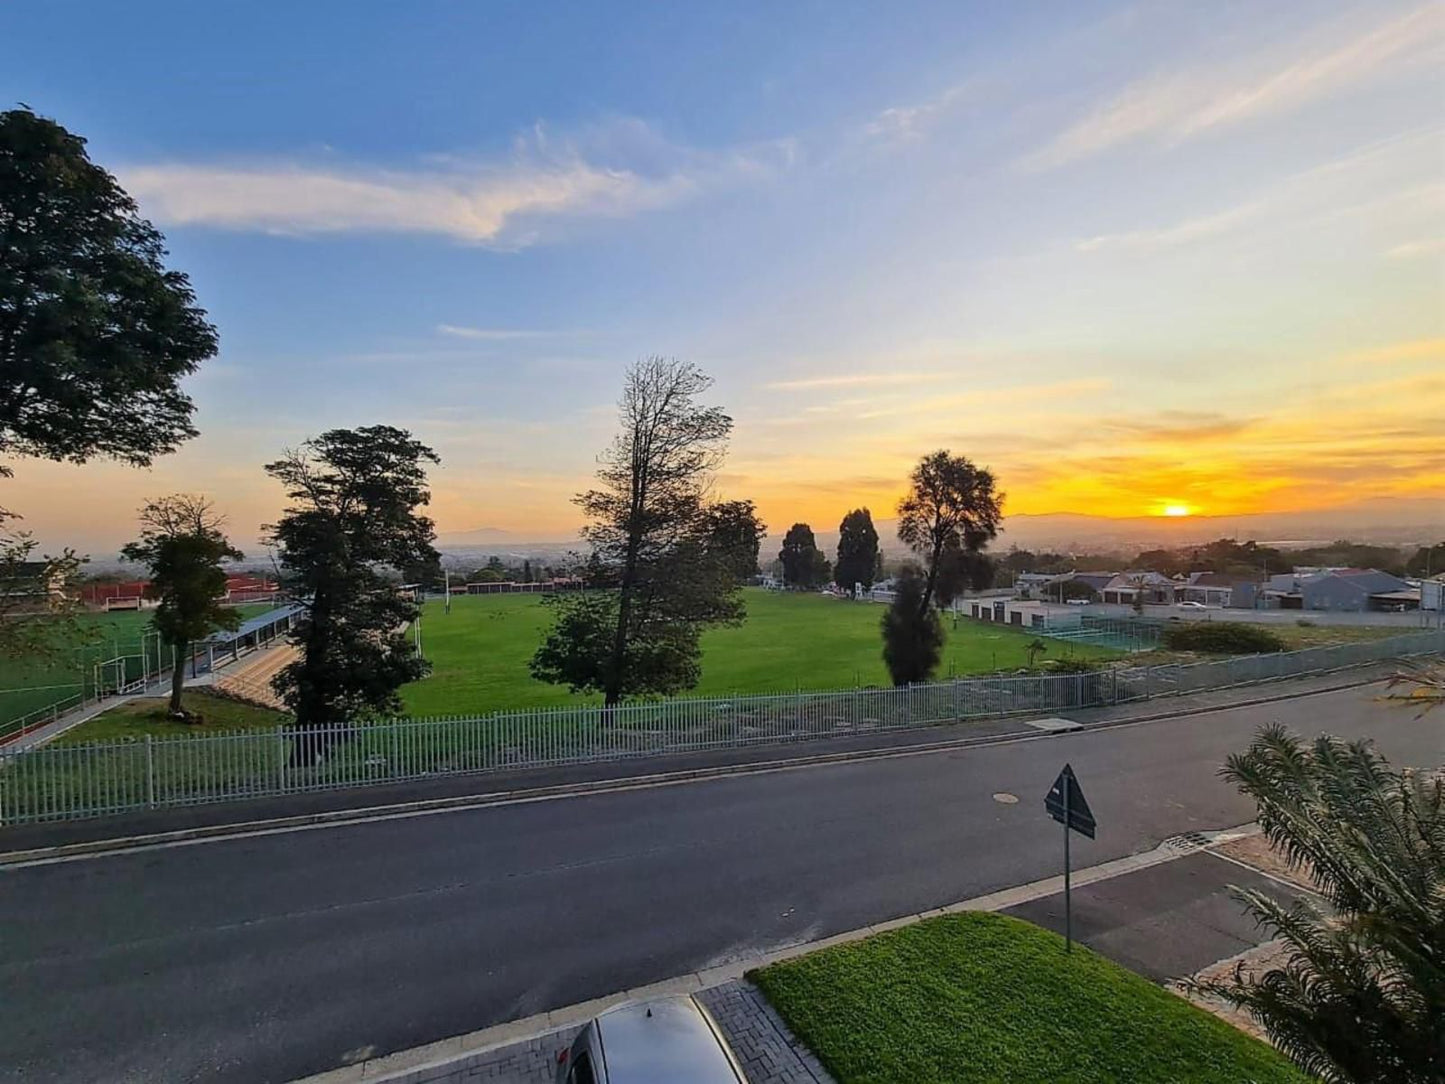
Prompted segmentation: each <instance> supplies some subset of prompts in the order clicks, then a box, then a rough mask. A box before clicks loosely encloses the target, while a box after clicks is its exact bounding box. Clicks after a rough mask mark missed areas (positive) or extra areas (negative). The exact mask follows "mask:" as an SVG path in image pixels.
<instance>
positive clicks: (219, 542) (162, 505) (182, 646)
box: [121, 493, 244, 716]
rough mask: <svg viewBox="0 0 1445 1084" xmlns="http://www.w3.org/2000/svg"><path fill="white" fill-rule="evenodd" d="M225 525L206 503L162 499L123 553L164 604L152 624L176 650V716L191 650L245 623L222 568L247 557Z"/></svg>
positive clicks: (144, 515)
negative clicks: (228, 600) (228, 596)
mask: <svg viewBox="0 0 1445 1084" xmlns="http://www.w3.org/2000/svg"><path fill="white" fill-rule="evenodd" d="M224 523H225V521H224V519H223V518H222V517H221V516H220V515H219V514H217V513H216V511H215V509H214V506H213V505H212V504H211V502H210V501H209V500H207V499H206V498H205V497H201V496H198V495H196V494H190V493H177V494H174V495H173V496H169V497H161V498H160V499H158V500H154V501H149V502H147V503H146V505H145V507H143V508H142V509H141V510H140V525H141V531H140V538H139V539H137V540H136V541H134V542H130V543H127V544H126V545H125V547H123V548H122V549H121V556H122V557H123V558H125V559H126V560H127V561H139V562H141V563H142V564H144V565H146V566H147V568H149V570H150V577H151V580H150V586H149V587H148V588H147V589H146V595H147V597H149V598H152V599H158V600H159V601H160V605H159V606H157V607H156V610H155V613H154V614H153V615H152V616H151V624H153V625H154V626H155V628H156V631H157V632H158V633H160V636H161V640H162V641H163V642H165V643H166V644H168V645H169V646H170V647H171V648H172V649H173V660H172V661H173V663H174V665H173V666H172V668H171V701H170V713H171V714H172V715H175V716H184V715H185V711H184V710H183V708H182V706H181V690H182V689H183V687H184V686H185V658H186V655H187V649H188V648H189V647H190V645H191V644H192V643H194V642H195V641H197V640H201V639H204V638H205V637H206V636H208V635H210V634H211V633H212V632H214V631H216V630H217V629H234V628H236V627H237V626H238V625H239V624H240V623H241V615H240V613H239V611H237V610H235V609H234V608H232V607H231V606H228V605H226V604H225V603H224V602H223V601H222V599H223V598H224V596H225V593H226V572H225V570H224V569H223V568H222V567H221V562H223V561H239V560H241V558H242V557H243V556H244V555H243V554H242V553H241V551H240V550H238V549H236V547H235V546H233V545H231V544H230V542H229V541H227V539H226V536H225V534H224V533H223V532H222V530H221V528H222V526H223V525H224Z"/></svg>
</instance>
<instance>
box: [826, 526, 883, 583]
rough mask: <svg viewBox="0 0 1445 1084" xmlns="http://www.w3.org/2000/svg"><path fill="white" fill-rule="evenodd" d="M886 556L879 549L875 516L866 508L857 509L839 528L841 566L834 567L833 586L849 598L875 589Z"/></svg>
mask: <svg viewBox="0 0 1445 1084" xmlns="http://www.w3.org/2000/svg"><path fill="white" fill-rule="evenodd" d="M881 560H882V554H881V553H880V552H879V549H878V531H877V529H876V528H875V527H874V526H873V515H872V513H870V512H869V511H868V509H866V508H855V509H854V510H853V511H851V512H849V513H848V514H847V515H846V516H844V517H843V522H842V523H840V524H838V562H837V564H835V565H834V566H833V582H834V583H836V584H837V585H838V586H839V587H841V588H843V590H845V591H847V592H848V593H849V594H856V591H857V586H858V585H859V584H862V586H863V590H865V591H866V590H868V588H870V587H872V586H873V576H874V573H875V572H876V571H877V569H878V566H879V563H880V562H881Z"/></svg>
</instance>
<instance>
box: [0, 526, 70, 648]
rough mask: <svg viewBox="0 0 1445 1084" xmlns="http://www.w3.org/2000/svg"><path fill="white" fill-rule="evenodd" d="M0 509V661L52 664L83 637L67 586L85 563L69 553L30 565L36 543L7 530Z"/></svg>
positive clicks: (30, 537) (36, 546) (26, 535)
mask: <svg viewBox="0 0 1445 1084" xmlns="http://www.w3.org/2000/svg"><path fill="white" fill-rule="evenodd" d="M12 518H15V517H14V516H11V515H8V514H7V513H6V512H5V511H4V510H0V658H3V659H16V660H26V661H28V662H30V663H31V664H34V665H42V664H44V663H46V662H49V661H53V660H54V659H56V658H57V657H58V656H59V655H60V654H61V653H62V652H63V651H65V650H66V649H67V648H68V647H71V646H74V644H75V643H76V641H77V640H78V638H79V637H80V635H81V629H80V623H79V622H78V621H77V620H76V616H75V610H76V599H75V596H74V594H73V593H72V591H71V587H72V585H73V584H74V582H75V579H76V577H77V575H78V573H79V571H80V566H81V564H83V563H84V561H85V558H83V557H79V556H77V555H76V553H75V552H74V551H73V550H65V551H63V552H62V553H61V554H60V555H59V556H55V557H51V556H45V557H43V558H41V559H40V560H38V561H37V560H34V556H35V551H36V549H37V548H38V546H39V544H38V543H37V542H36V541H35V539H34V538H33V537H32V536H31V535H30V534H29V533H27V532H25V531H9V530H7V529H6V528H5V521H6V519H12Z"/></svg>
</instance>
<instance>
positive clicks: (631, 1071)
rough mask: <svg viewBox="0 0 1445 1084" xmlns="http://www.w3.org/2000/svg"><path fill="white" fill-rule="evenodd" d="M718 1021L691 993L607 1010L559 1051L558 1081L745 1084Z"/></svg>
mask: <svg viewBox="0 0 1445 1084" xmlns="http://www.w3.org/2000/svg"><path fill="white" fill-rule="evenodd" d="M746 1080H747V1078H746V1077H745V1076H743V1071H742V1068H741V1067H740V1066H739V1065H738V1063H737V1059H736V1058H734V1057H733V1052H732V1051H731V1050H730V1049H728V1044H727V1040H725V1039H724V1038H723V1037H722V1032H720V1031H719V1030H718V1026H717V1023H716V1022H715V1021H714V1020H713V1018H712V1016H711V1014H709V1013H708V1011H707V1010H706V1009H704V1008H703V1007H702V1006H701V1005H699V1004H698V1003H697V1002H696V1001H694V1000H693V999H692V998H691V997H667V998H659V999H658V1000H656V1001H643V1002H638V1003H635V1004H632V1005H619V1006H617V1008H615V1009H608V1010H607V1011H606V1012H605V1013H602V1014H601V1015H600V1016H598V1017H596V1018H595V1019H594V1020H593V1021H592V1022H591V1023H589V1024H588V1025H587V1026H586V1027H585V1028H583V1029H582V1032H581V1034H579V1035H578V1036H577V1038H576V1039H574V1040H573V1042H572V1045H571V1046H570V1047H568V1048H566V1049H564V1050H559V1051H558V1052H557V1084H682V1082H684V1081H685V1082H687V1084H745V1082H746Z"/></svg>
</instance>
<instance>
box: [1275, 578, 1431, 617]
mask: <svg viewBox="0 0 1445 1084" xmlns="http://www.w3.org/2000/svg"><path fill="white" fill-rule="evenodd" d="M1259 599H1260V604H1261V605H1263V606H1264V607H1265V608H1268V609H1281V610H1315V611H1331V610H1332V611H1336V612H1345V613H1360V612H1363V611H1365V610H1414V609H1418V608H1419V606H1420V589H1419V588H1418V587H1411V586H1410V585H1409V584H1408V583H1406V582H1405V581H1404V580H1402V579H1400V577H1398V576H1392V575H1391V574H1390V573H1388V572H1381V571H1379V570H1378V569H1374V568H1299V569H1295V571H1293V572H1286V573H1282V574H1279V575H1275V576H1271V577H1270V578H1269V579H1268V580H1267V581H1266V582H1265V584H1264V586H1263V587H1262V588H1261V589H1260V591H1259Z"/></svg>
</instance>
